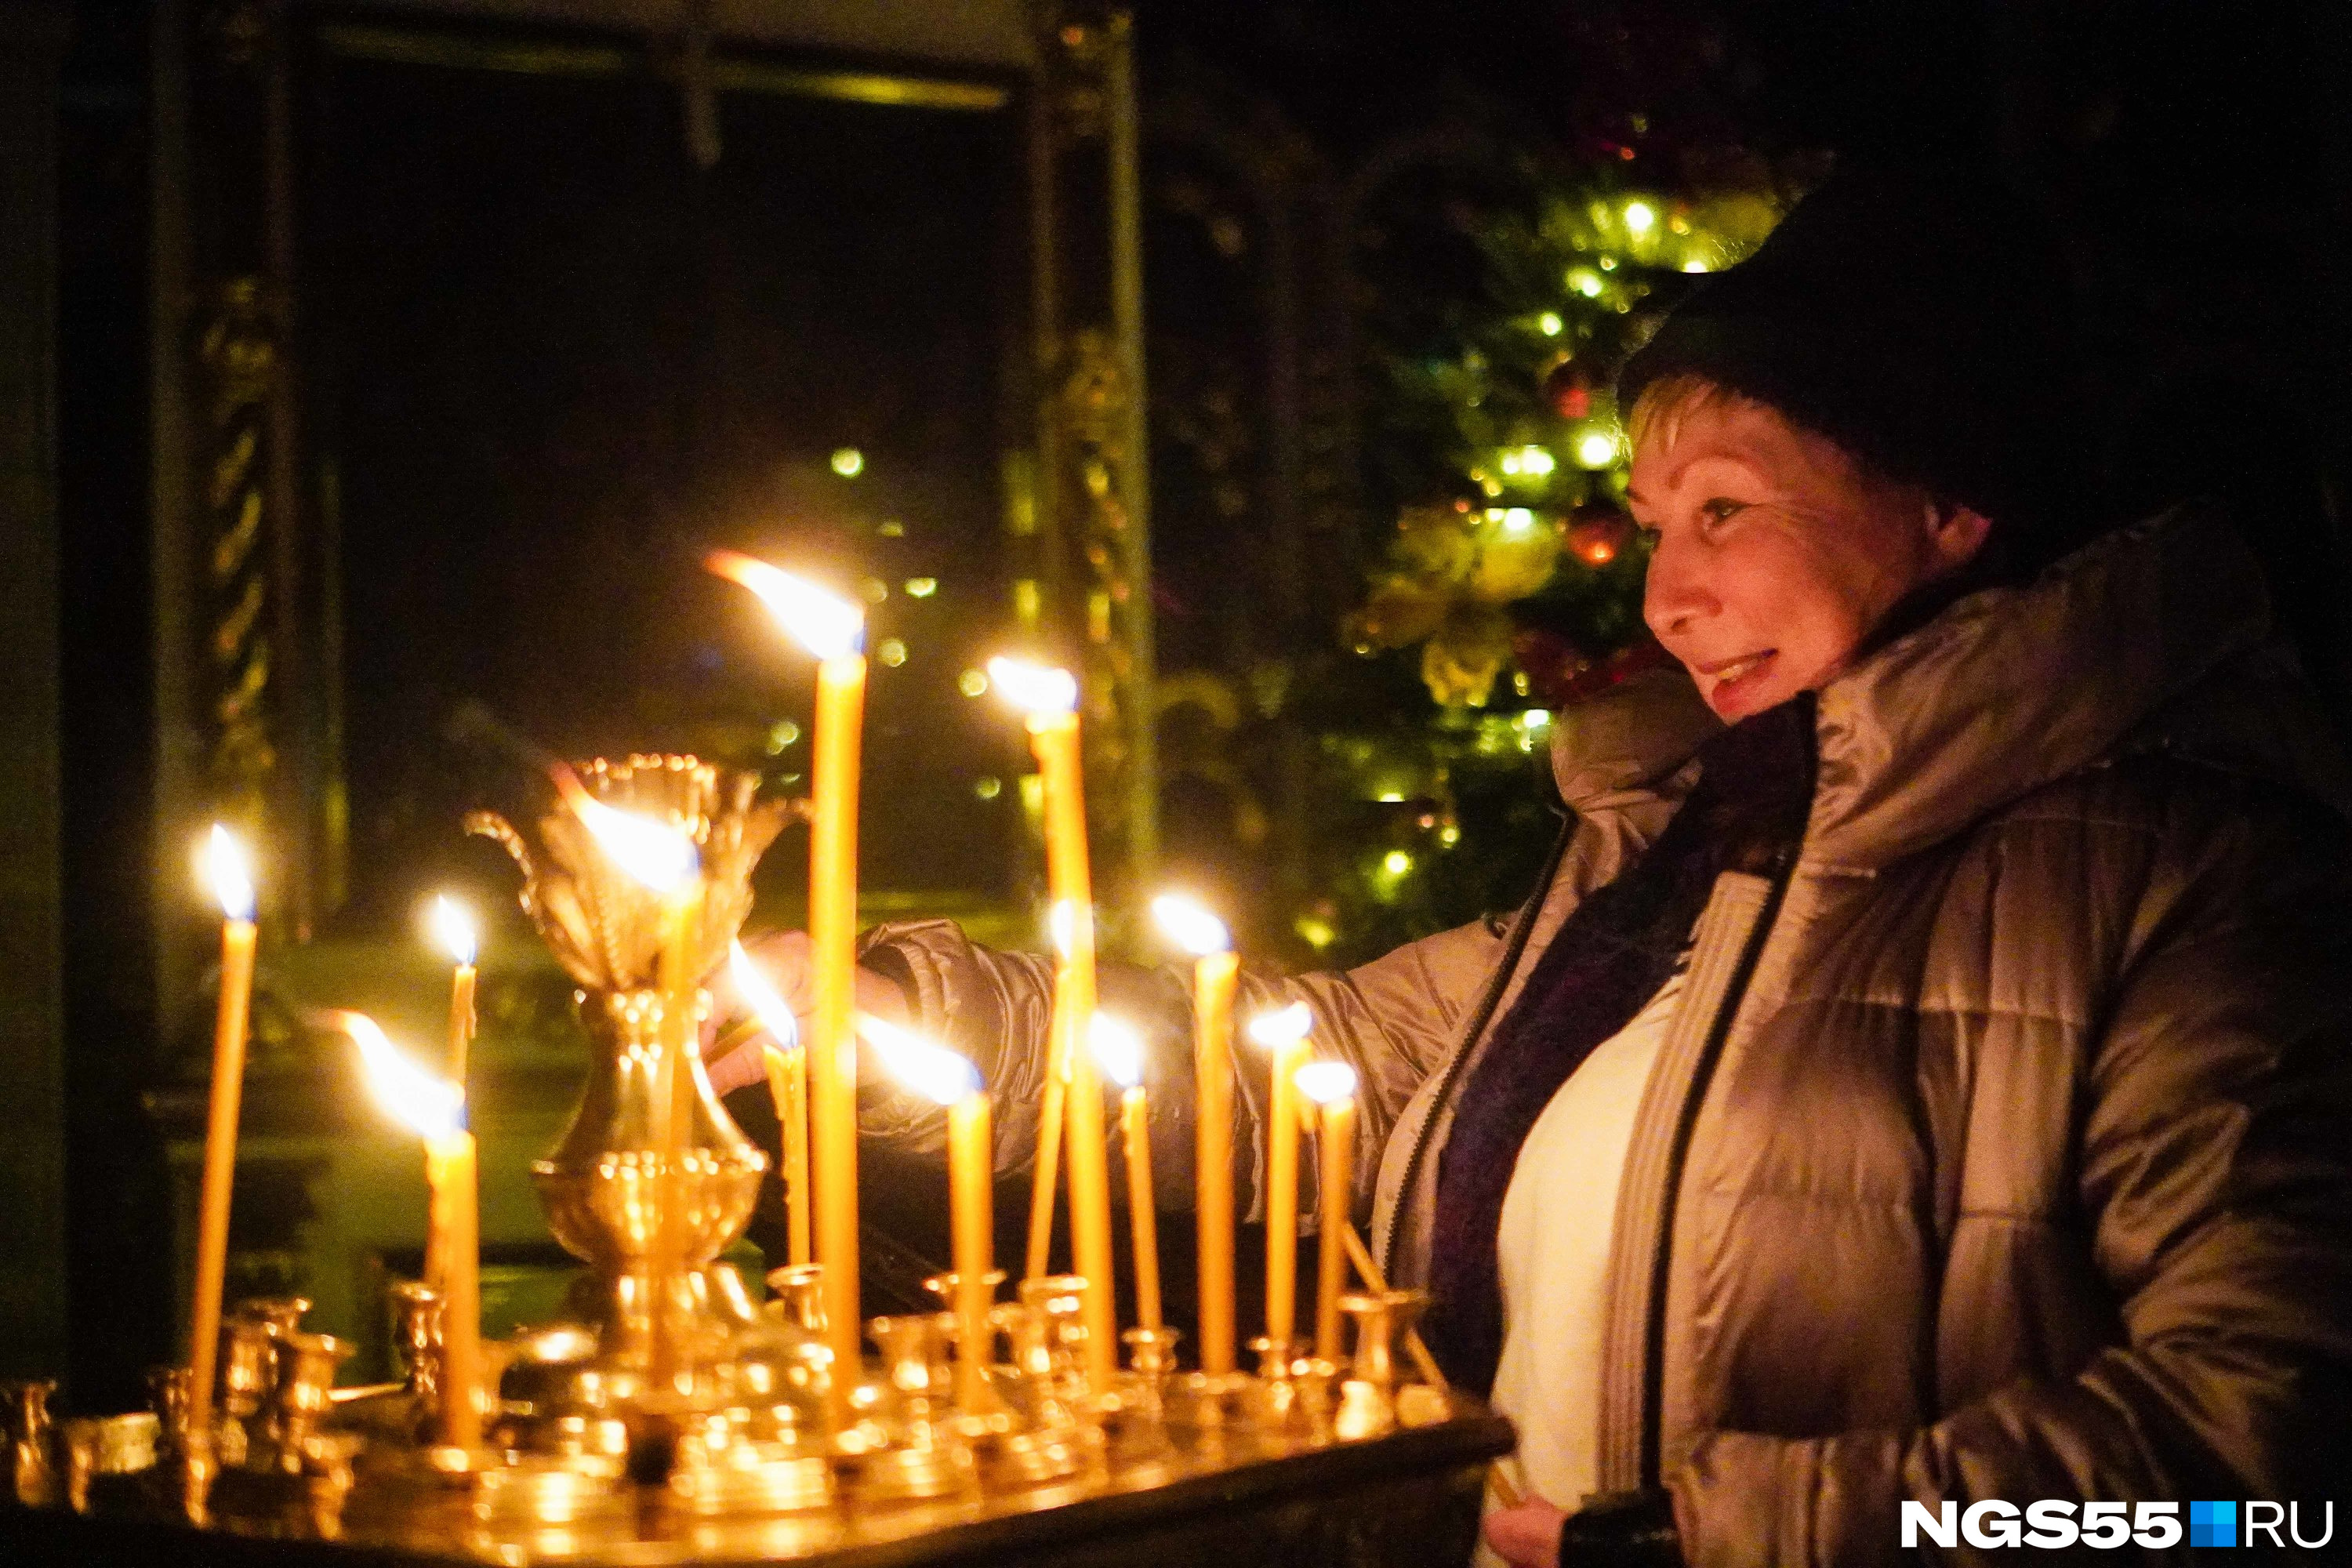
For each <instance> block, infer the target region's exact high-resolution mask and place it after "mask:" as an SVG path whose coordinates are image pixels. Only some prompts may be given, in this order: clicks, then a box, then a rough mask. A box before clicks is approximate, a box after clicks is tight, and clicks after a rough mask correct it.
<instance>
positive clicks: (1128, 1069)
mask: <svg viewBox="0 0 2352 1568" xmlns="http://www.w3.org/2000/svg"><path fill="white" fill-rule="evenodd" d="M1087 1044H1088V1045H1089V1046H1091V1047H1093V1049H1094V1053H1095V1065H1096V1066H1097V1067H1099V1068H1102V1070H1103V1076H1104V1077H1105V1078H1108V1079H1110V1080H1111V1081H1112V1082H1113V1083H1115V1084H1117V1085H1118V1086H1119V1088H1121V1089H1133V1088H1134V1087H1135V1086H1136V1085H1137V1084H1139V1083H1141V1082H1142V1081H1143V1037H1142V1036H1141V1035H1139V1034H1137V1033H1136V1032H1135V1026H1134V1025H1132V1024H1129V1022H1127V1020H1125V1019H1124V1018H1114V1017H1112V1016H1110V1015H1109V1014H1108V1013H1097V1014H1096V1015H1095V1016H1094V1017H1093V1019H1092V1020H1091V1021H1089V1022H1088V1024H1087Z"/></svg>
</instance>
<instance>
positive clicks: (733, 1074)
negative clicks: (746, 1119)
mask: <svg viewBox="0 0 2352 1568" xmlns="http://www.w3.org/2000/svg"><path fill="white" fill-rule="evenodd" d="M743 950H744V952H746V953H748V954H750V956H751V962H752V963H756V964H758V965H759V966H760V972H761V973H762V974H765V975H766V976H767V977H768V984H771V985H772V986H774V987H775V988H776V994H777V995H778V996H780V997H782V999H783V1004H784V1005H785V1006H787V1007H790V1008H791V1009H792V1010H793V1021H794V1022H795V1023H796V1024H798V1025H799V1026H800V1031H801V1037H802V1038H803V1039H806V1038H807V1037H808V1030H809V1016H810V1014H811V1013H812V1012H813V1011H814V1009H815V1006H816V997H815V994H814V988H813V986H812V984H811V973H810V962H809V939H808V933H807V932H806V931H777V932H775V933H773V934H772V935H769V936H764V937H761V938H760V939H759V940H757V941H756V942H746V943H745V944H744V949H743ZM856 1005H857V1010H858V1011H859V1012H861V1013H871V1014H874V1015H875V1016H877V1017H879V1018H881V1019H883V1020H885V1021H886V1022H887V1023H892V1024H904V1023H905V1022H906V1021H907V998H906V994H905V993H904V992H902V991H900V990H899V989H898V984H897V983H896V982H895V981H893V980H891V979H890V978H889V977H888V976H887V975H884V974H877V973H874V972H873V971H872V970H870V969H866V968H860V969H859V970H858V971H857V1004H856ZM741 1016H745V1015H744V1010H743V1007H742V1005H741V1003H740V1000H737V999H735V998H733V997H731V996H728V997H725V998H723V999H722V1000H721V1002H720V1006H719V1017H720V1018H721V1019H722V1020H731V1019H733V1018H737V1017H741ZM772 1043H773V1042H772V1041H771V1040H770V1038H769V1037H768V1033H767V1031H766V1030H764V1029H762V1030H760V1031H758V1032H757V1033H754V1034H752V1035H751V1036H749V1037H744V1036H742V1035H741V1034H740V1033H738V1032H737V1031H734V1030H732V1029H730V1028H727V1027H723V1026H722V1027H720V1028H717V1029H714V1030H712V1031H711V1032H710V1033H709V1035H708V1036H706V1037H704V1040H703V1043H702V1050H703V1068H704V1069H705V1070H706V1071H707V1072H709V1075H710V1087H711V1089H713V1090H715V1091H716V1092H718V1093H719V1094H731V1093H732V1092H734V1091H735V1090H736V1089H741V1088H743V1087H744V1086H745V1085H746V1084H753V1083H758V1082H760V1081H761V1080H762V1079H765V1078H766V1077H767V1060H766V1056H765V1052H766V1049H767V1047H769V1046H770V1045H771V1044H772ZM722 1046H723V1047H727V1048H726V1050H725V1053H724V1054H723V1055H722V1054H720V1047H722ZM868 1054H869V1053H866V1052H862V1051H861V1052H860V1053H858V1055H859V1060H860V1062H861V1064H862V1063H863V1062H864V1061H865V1059H866V1057H867V1055H868ZM858 1078H859V1079H860V1080H861V1082H862V1081H863V1080H864V1079H865V1078H866V1072H865V1071H864V1070H863V1069H862V1067H861V1070H860V1072H859V1073H858Z"/></svg>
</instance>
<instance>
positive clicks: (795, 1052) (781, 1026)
mask: <svg viewBox="0 0 2352 1568" xmlns="http://www.w3.org/2000/svg"><path fill="white" fill-rule="evenodd" d="M728 973H730V975H732V976H733V978H734V981H735V994H737V995H738V996H740V997H741V998H742V1000H743V1005H745V1006H746V1007H748V1008H750V1009H751V1014H752V1016H754V1017H756V1018H758V1019H759V1020H760V1026H761V1027H762V1028H764V1029H766V1030H767V1031H768V1037H769V1038H770V1039H771V1040H772V1041H773V1042H774V1043H773V1044H772V1045H770V1046H768V1047H766V1056H767V1066H768V1098H769V1099H770V1100H773V1101H774V1102H775V1107H776V1124H777V1125H778V1126H779V1127H781V1128H782V1130H783V1131H782V1138H781V1139H780V1140H779V1142H780V1143H781V1147H780V1149H779V1150H778V1153H779V1154H780V1155H781V1156H782V1158H781V1160H780V1162H779V1164H778V1169H779V1170H780V1171H781V1172H782V1174H783V1181H784V1247H785V1250H786V1251H787V1252H788V1253H789V1255H790V1258H791V1262H792V1265H793V1267H794V1268H798V1267H800V1266H801V1265H802V1264H803V1263H806V1262H807V1261H808V1260H809V1194H808V1179H809V1167H808V1053H807V1052H806V1051H804V1050H803V1049H802V1048H801V1028H800V1020H799V1019H797V1018H795V1017H793V1010H792V1009H791V1008H790V1007H787V1006H785V1005H784V999H783V998H782V997H781V996H779V995H777V994H776V988H775V987H774V986H772V985H771V984H768V977H767V976H766V975H764V974H762V973H760V966H759V965H758V964H756V963H752V962H751V954H750V953H747V952H744V951H743V944H742V943H741V942H737V943H736V944H735V946H734V950H733V951H732V952H730V954H729V955H728Z"/></svg>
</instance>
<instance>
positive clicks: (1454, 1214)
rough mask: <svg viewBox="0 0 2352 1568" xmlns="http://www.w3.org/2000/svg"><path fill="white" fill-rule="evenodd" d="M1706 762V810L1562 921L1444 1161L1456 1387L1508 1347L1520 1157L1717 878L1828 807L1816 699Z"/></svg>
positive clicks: (1439, 1235)
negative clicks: (1508, 1281)
mask: <svg viewBox="0 0 2352 1568" xmlns="http://www.w3.org/2000/svg"><path fill="white" fill-rule="evenodd" d="M1698 756H1699V768H1700V773H1699V779H1698V784H1697V785H1696V787H1695V788H1694V789H1693V790H1692V792H1691V795H1690V798H1689V799H1688V800H1687V801H1685V803H1684V805H1683V807H1682V809H1681V810H1680V811H1678V812H1676V813H1675V818H1674V820H1673V821H1672V822H1671V823H1669V824H1668V825H1667V827H1666V830H1665V831H1664V833H1662V834H1660V835H1659V837H1658V841H1657V842H1656V843H1655V844H1654V845H1652V846H1651V847H1650V848H1649V850H1648V851H1647V852H1646V853H1645V854H1643V857H1642V858H1641V859H1640V860H1638V861H1637V862H1635V863H1634V865H1633V867H1632V868H1629V869H1628V870H1627V871H1626V872H1625V873H1624V874H1623V875H1622V876H1621V877H1619V878H1618V879H1616V880H1615V881H1613V882H1612V883H1610V884H1609V885H1608V886H1607V887H1605V888H1601V889H1597V890H1595V891H1594V892H1592V893H1591V894H1590V895H1588V896H1587V897H1586V899H1585V900H1584V901H1583V902H1582V903H1580V904H1579V905H1578V906H1577V908H1576V910H1574V911H1573V912H1572V913H1571V914H1570V916H1569V918H1568V920H1567V921H1566V922H1565V923H1563V924H1562V925H1561V927H1560V929H1559V933H1558V934H1557V935H1555V936H1554V937H1553V938H1552V940H1551V945H1550V946H1549V947H1547V948H1546V949H1545V950H1544V952H1543V956H1542V957H1541V958H1539V959H1538V960H1537V962H1536V966H1535V969H1534V972H1533V973H1530V974H1529V975H1528V981H1527V984H1526V985H1525V986H1524V987H1523V988H1522V989H1521V990H1520V992H1519V997H1518V1000H1517V1002H1516V1003H1515V1004H1514V1005H1512V1007H1511V1010H1510V1012H1509V1013H1507V1014H1506V1015H1505V1016H1504V1017H1503V1020H1502V1022H1501V1023H1500V1024H1498V1025H1496V1027H1495V1032H1494V1037H1493V1038H1492V1040H1491V1041H1490V1042H1489V1044H1488V1045H1487V1047H1486V1052H1485V1053H1484V1055H1483V1056H1482V1057H1481V1058H1480V1059H1479V1061H1478V1064H1477V1066H1476V1068H1475V1069H1474V1070H1473V1071H1472V1072H1471V1074H1470V1079H1469V1081H1468V1082H1467V1083H1465V1085H1464V1086H1463V1087H1462V1090H1461V1097H1460V1100H1459V1109H1458V1110H1456V1111H1455V1112H1454V1127H1453V1131H1451V1132H1450V1133H1449V1134H1448V1135H1447V1137H1446V1141H1445V1147H1444V1152H1443V1153H1442V1154H1440V1156H1439V1158H1438V1163H1437V1195H1436V1217H1435V1221H1434V1224H1433V1243H1432V1247H1431V1253H1430V1260H1429V1279H1430V1291H1431V1296H1432V1298H1433V1299H1432V1302H1431V1307H1430V1313H1429V1318H1428V1322H1427V1327H1428V1334H1427V1338H1428V1341H1429V1345H1430V1348H1431V1350H1432V1351H1433V1352H1434V1353H1435V1354H1436V1357H1437V1360H1438V1363H1439V1364H1440V1365H1441V1366H1442V1367H1444V1370H1445V1375H1446V1376H1447V1377H1449V1378H1451V1379H1452V1380H1453V1381H1454V1383H1455V1384H1458V1385H1460V1386H1461V1387H1464V1388H1467V1389H1471V1390H1475V1392H1477V1393H1478V1394H1481V1395H1484V1394H1486V1393H1487V1392H1488V1391H1489V1390H1490V1389H1491V1388H1492V1387H1493V1385H1494V1382H1495V1366H1496V1362H1497V1361H1498V1360H1499V1359H1500V1358H1501V1355H1502V1351H1503V1298H1502V1283H1501V1279H1500V1275H1499V1270H1498V1263H1497V1259H1496V1232H1497V1230H1498V1229H1499V1227H1500V1226H1501V1223H1502V1217H1503V1197H1504V1194H1506V1193H1507V1191H1508V1190H1509V1189H1510V1184H1511V1172H1512V1169H1513V1167H1514V1166H1516V1165H1517V1163H1518V1157H1519V1146H1520V1144H1522V1143H1524V1142H1526V1141H1527V1136H1528V1131H1530V1130H1531V1129H1532V1128H1533V1127H1534V1126H1535V1124H1536V1119H1537V1118H1538V1116H1540V1115H1542V1114H1543V1110H1544V1107H1546V1106H1547V1105H1549V1104H1550V1103H1551V1099H1552V1096H1553V1095H1554V1094H1556V1093H1558V1092H1559V1086H1560V1085H1561V1084H1563V1083H1566V1082H1567V1081H1568V1079H1569V1075H1570V1073H1573V1072H1574V1071H1575V1070H1576V1069H1577V1068H1578V1067H1580V1065H1582V1063H1583V1061H1584V1058H1586V1057H1588V1056H1590V1055H1591V1053H1592V1051H1593V1049H1594V1047H1598V1046H1600V1045H1601V1043H1602V1042H1603V1041H1605V1040H1607V1039H1608V1038H1609V1037H1611V1036H1612V1035H1614V1034H1616V1033H1617V1031H1618V1030H1620V1029H1622V1028H1623V1027H1624V1026H1626V1025H1627V1024H1629V1023H1631V1022H1632V1021H1633V1016H1634V1015H1635V1014H1636V1013H1638V1012H1640V1011H1641V1009H1642V1007H1643V1005H1644V1004H1646V1003H1647V1002H1648V1001H1649V1000H1650V999H1651V998H1652V997H1653V996H1654V995H1656V994H1657V993H1658V990H1659V988H1660V987H1661V986H1663V985H1664V984H1665V983H1666V981H1667V980H1668V978H1670V977H1671V976H1672V975H1673V973H1674V971H1675V963H1676V961H1677V960H1678V959H1679V957H1680V956H1681V953H1682V951H1683V949H1684V948H1685V946H1687V945H1688V943H1689V941H1690V932H1691V927H1692V926H1693V925H1695V924H1696V923H1697V921H1698V917H1699V912H1700V911H1701V910H1703V909H1705V908H1706V900H1707V894H1708V892H1709V891H1710V890H1711V889H1713V888H1714V886H1715V879H1716V877H1717V874H1718V873H1720V872H1723V871H1727V870H1740V871H1755V872H1777V871H1779V870H1780V868H1782V867H1784V866H1785V865H1786V864H1787V861H1788V858H1789V856H1790V852H1791V851H1792V850H1793V849H1794V848H1795V847H1796V845H1797V843H1798V842H1799V840H1800V839H1801V838H1802V837H1803V836H1804V829H1805V818H1806V815H1807V813H1808V811H1809V810H1810V809H1811V803H1812V795H1813V763H1814V744H1813V699H1812V695H1811V693H1810V692H1808V693H1805V694H1802V695H1801V696H1798V697H1796V698H1794V699H1792V700H1790V701H1787V702H1784V703H1782V704H1781V705H1780V706H1779V707H1777V708H1773V709H1769V710H1766V711H1764V712H1762V713H1759V714H1756V715H1753V716H1752V717H1750V718H1748V719H1746V720H1743V721H1740V722H1739V723H1738V724H1736V725H1734V726H1733V727H1732V728H1730V729H1728V730H1726V731H1723V733H1721V734H1719V735H1717V736H1716V737H1714V738H1713V739H1712V740H1710V741H1708V742H1707V743H1706V745H1705V746H1703V747H1702V748H1700V750H1699V753H1698ZM1542 898H1543V891H1542V890H1541V889H1538V893H1537V895H1536V899H1537V902H1536V904H1535V905H1534V906H1531V910H1530V912H1529V914H1528V915H1526V916H1523V917H1522V918H1523V919H1531V918H1533V915H1532V909H1533V908H1536V907H1540V904H1541V900H1542Z"/></svg>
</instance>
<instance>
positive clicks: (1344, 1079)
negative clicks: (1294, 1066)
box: [1291, 1062, 1356, 1362]
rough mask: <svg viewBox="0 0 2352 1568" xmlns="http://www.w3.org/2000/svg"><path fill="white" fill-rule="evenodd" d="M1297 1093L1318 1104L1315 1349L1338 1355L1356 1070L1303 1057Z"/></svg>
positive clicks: (1330, 1357) (1327, 1356)
mask: <svg viewBox="0 0 2352 1568" xmlns="http://www.w3.org/2000/svg"><path fill="white" fill-rule="evenodd" d="M1291 1081H1292V1082H1293V1083H1294V1084H1296V1085H1297V1089H1298V1092H1299V1093H1300V1094H1302V1095H1305V1096H1306V1097H1307V1099H1308V1100H1313V1101H1314V1102H1315V1104H1316V1105H1318V1107H1320V1108H1321V1110H1322V1115H1321V1117H1320V1118H1319V1119H1318V1121H1317V1124H1316V1130H1315V1143H1316V1150H1317V1152H1318V1154H1319V1155H1320V1156H1321V1162H1322V1163H1321V1165H1320V1168H1319V1176H1320V1180H1319V1181H1318V1186H1319V1187H1320V1188H1321V1196H1322V1212H1321V1218H1320V1226H1319V1228H1320V1230H1321V1232H1322V1234H1321V1236H1320V1237H1318V1241H1317V1247H1316V1251H1315V1264H1316V1269H1315V1353H1316V1355H1317V1356H1318V1358H1320V1359H1321V1360H1324V1361H1330V1362H1336V1361H1338V1360H1339V1297H1340V1296H1341V1294H1342V1293H1343V1292H1345V1291H1346V1289H1347V1288H1348V1247H1347V1235H1348V1227H1349V1226H1351V1225H1353V1224H1354V1223H1355V1216H1354V1215H1353V1213H1352V1212H1351V1207H1352V1199H1353V1196H1354V1192H1355V1182H1356V1069H1355V1068H1351V1067H1349V1065H1348V1064H1347V1063H1345V1062H1308V1063H1307V1065H1306V1066H1305V1067H1303V1068H1299V1069H1298V1070H1297V1072H1295V1073H1293V1074H1292V1075H1291Z"/></svg>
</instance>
